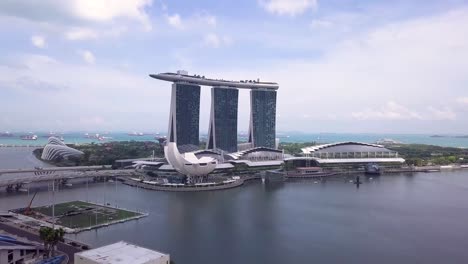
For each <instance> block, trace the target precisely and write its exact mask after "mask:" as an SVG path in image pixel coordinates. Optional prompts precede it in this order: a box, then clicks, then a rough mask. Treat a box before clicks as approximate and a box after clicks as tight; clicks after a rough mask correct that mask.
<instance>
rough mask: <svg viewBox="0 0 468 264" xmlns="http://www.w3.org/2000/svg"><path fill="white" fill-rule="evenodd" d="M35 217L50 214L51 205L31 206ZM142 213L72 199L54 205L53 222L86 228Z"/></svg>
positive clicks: (70, 226)
mask: <svg viewBox="0 0 468 264" xmlns="http://www.w3.org/2000/svg"><path fill="white" fill-rule="evenodd" d="M32 210H33V212H34V215H33V217H34V216H36V218H42V217H38V216H41V215H45V216H47V217H51V216H52V207H51V206H41V207H35V208H32ZM140 215H142V214H139V213H135V212H130V211H126V210H123V209H117V208H113V207H107V206H102V205H96V204H92V203H87V202H82V201H73V202H66V203H60V204H56V205H55V219H56V220H55V223H56V224H58V225H61V226H64V227H69V228H87V227H91V226H97V225H102V224H106V223H110V222H113V221H118V220H125V219H128V218H132V217H135V216H140Z"/></svg>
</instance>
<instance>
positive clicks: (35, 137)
mask: <svg viewBox="0 0 468 264" xmlns="http://www.w3.org/2000/svg"><path fill="white" fill-rule="evenodd" d="M20 139H21V140H37V135H33V134H30V135H23V136H21V137H20Z"/></svg>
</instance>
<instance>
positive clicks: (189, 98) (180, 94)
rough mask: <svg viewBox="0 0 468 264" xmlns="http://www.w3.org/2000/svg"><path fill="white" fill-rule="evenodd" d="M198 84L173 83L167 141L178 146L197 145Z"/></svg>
mask: <svg viewBox="0 0 468 264" xmlns="http://www.w3.org/2000/svg"><path fill="white" fill-rule="evenodd" d="M199 122H200V86H198V85H193V84H186V83H173V84H172V96H171V109H170V114H169V131H168V141H169V142H175V143H177V145H178V146H194V148H195V149H198V145H199V133H200V132H199V130H200V128H199Z"/></svg>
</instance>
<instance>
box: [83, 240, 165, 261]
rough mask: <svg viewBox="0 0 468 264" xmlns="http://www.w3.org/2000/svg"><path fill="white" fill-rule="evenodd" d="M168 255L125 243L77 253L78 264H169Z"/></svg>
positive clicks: (121, 242)
mask: <svg viewBox="0 0 468 264" xmlns="http://www.w3.org/2000/svg"><path fill="white" fill-rule="evenodd" d="M169 262H170V257H169V255H168V254H164V253H161V252H157V251H154V250H150V249H147V248H143V247H139V246H136V245H133V244H130V243H127V242H125V241H120V242H117V243H114V244H111V245H107V246H103V247H100V248H95V249H91V250H87V251H83V252H78V253H75V263H76V264H126V263H132V264H169Z"/></svg>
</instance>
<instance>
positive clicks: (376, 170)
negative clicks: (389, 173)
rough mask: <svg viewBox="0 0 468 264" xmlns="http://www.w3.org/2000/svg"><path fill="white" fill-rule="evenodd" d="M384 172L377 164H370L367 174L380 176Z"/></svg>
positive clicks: (367, 167)
mask: <svg viewBox="0 0 468 264" xmlns="http://www.w3.org/2000/svg"><path fill="white" fill-rule="evenodd" d="M381 173H382V170H381V169H380V166H379V165H378V164H377V163H369V164H367V165H366V174H370V175H380V174H381Z"/></svg>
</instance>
